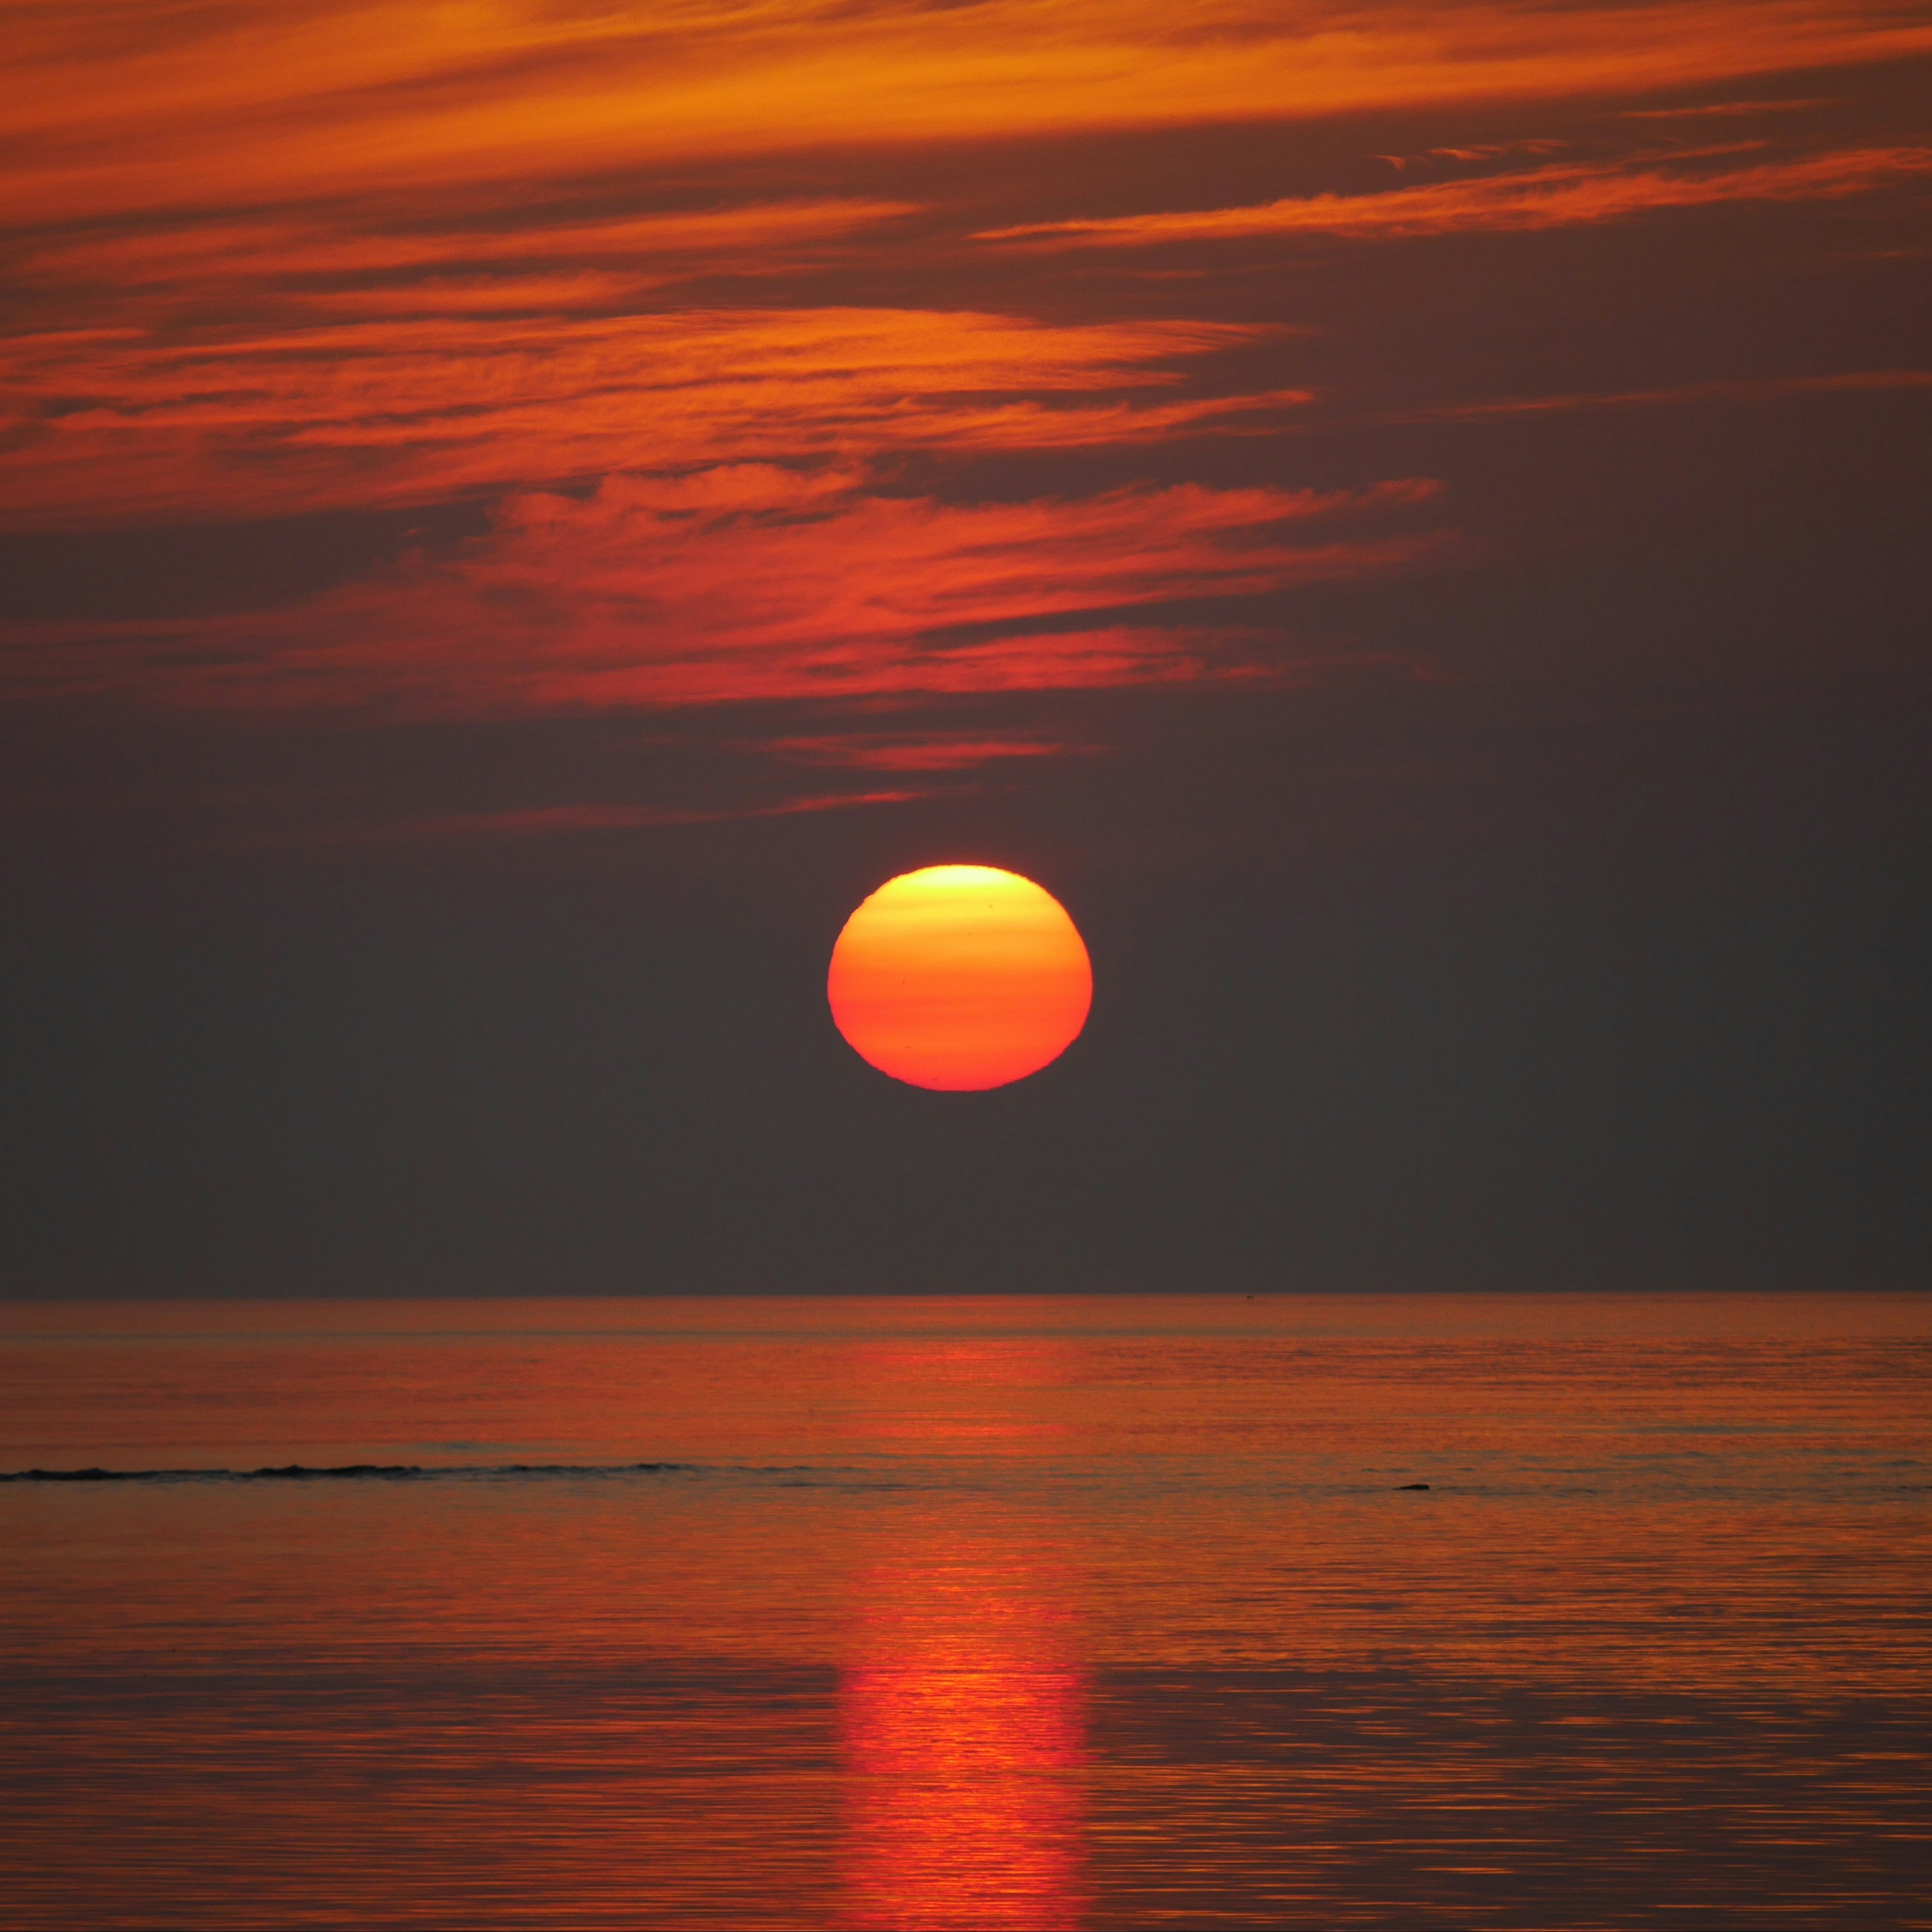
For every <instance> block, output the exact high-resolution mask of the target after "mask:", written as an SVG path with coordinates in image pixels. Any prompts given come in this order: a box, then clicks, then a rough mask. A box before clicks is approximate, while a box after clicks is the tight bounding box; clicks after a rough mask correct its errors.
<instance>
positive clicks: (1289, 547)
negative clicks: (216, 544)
mask: <svg viewBox="0 0 1932 1932" xmlns="http://www.w3.org/2000/svg"><path fill="white" fill-rule="evenodd" d="M1433 489H1434V486H1433V485H1432V484H1428V483H1426V482H1421V481H1397V482H1390V483H1385V484H1380V485H1378V486H1376V487H1374V488H1372V489H1370V490H1361V491H1352V492H1351V491H1337V492H1331V493H1318V492H1315V491H1312V490H1302V491H1296V490H1279V489H1265V488H1251V489H1238V490H1211V489H1205V488H1202V487H1199V486H1197V485H1193V484H1182V485H1179V486H1176V487H1171V488H1166V489H1150V488H1128V489H1123V490H1115V491H1112V492H1110V493H1107V494H1106V495H1103V496H1094V497H1090V498H1087V499H1079V500H1064V499H1045V500H1039V501H1034V502H1019V503H991V504H977V505H968V506H958V505H947V504H944V503H940V502H934V501H932V500H929V499H905V498H895V497H889V496H880V495H878V494H877V493H873V492H871V490H868V488H867V487H866V486H865V483H864V481H863V479H862V478H861V477H860V476H859V475H856V474H854V473H849V472H838V471H821V472H816V473H812V474H800V473H799V472H793V471H787V470H783V469H775V468H772V467H770V466H763V465H738V466H726V467H720V468H716V469H711V470H708V471H706V472H701V473H700V474H697V475H692V476H688V477H685V478H678V479H674V480H667V479H662V478H637V477H613V478H609V479H607V481H605V482H604V484H603V485H602V486H601V487H600V488H599V489H598V490H597V492H596V493H595V495H594V496H591V497H590V498H589V499H577V498H573V497H569V496H558V495H554V494H547V493H540V494H532V495H526V496H520V497H515V498H512V499H510V500H509V501H508V502H507V503H505V505H503V506H502V508H501V510H500V511H499V517H498V520H497V524H496V529H495V531H494V532H493V534H492V535H491V536H490V538H487V540H484V541H478V542H476V543H474V544H470V545H469V546H467V547H465V548H463V549H462V550H460V551H458V553H455V555H453V556H449V557H446V558H443V559H436V560H430V559H416V560H413V561H412V562H409V563H407V564H406V565H403V566H401V567H400V568H397V569H395V570H393V571H389V572H388V573H386V574H383V575H382V576H380V577H372V578H369V579H365V580H362V581H361V582H359V583H353V584H350V585H347V586H342V587H341V588H339V589H335V590H332V591H331V592H328V593H327V594H326V595H322V596H320V597H317V598H314V599H312V600H311V601H309V602H308V603H307V604H302V605H299V606H297V607H293V608H290V609H287V610H276V611H269V612H262V613H251V614H248V615H246V616H234V617H224V618H220V619H208V620H202V621H199V622H186V621H183V622H173V623H168V624H161V625H154V624H149V625H132V624H123V625H90V626H86V627H82V626H65V627H62V626H46V627H42V628H40V630H39V631H37V632H34V633H31V634H23V636H22V637H21V638H20V640H18V641H17V644H16V647H15V649H14V650H13V652H12V653H11V654H10V656H11V663H10V673H11V674H10V679H9V681H10V682H12V683H13V685H14V688H15V689H16V691H18V692H20V694H23V695H32V694H41V695H52V694H62V693H65V694H84V693H93V694H108V693H113V692H116V691H119V692H122V693H125V694H133V695H138V696H141V697H145V698H146V699H148V700H151V701H156V702H161V703H172V704H178V705H186V706H196V707H213V708H216V709H229V710H240V711H260V710H267V711H296V712H300V711H308V710H323V711H334V712H363V713H370V712H373V713H377V714H383V715H415V716H449V715H459V716H472V717H474V716H492V715H525V714H528V713H531V712H546V711H550V712H554V711H585V710H589V711H611V710H626V709H659V708H668V707H675V706H691V705H708V704H716V703H727V702H731V701H735V700H748V699H798V698H835V699H850V698H853V697H871V696H879V695H893V696H899V695H906V694H914V693H920V694H933V693H946V692H988V691H1037V690H1048V689H1067V688H1082V687H1093V686H1106V685H1133V684H1148V683H1157V682H1196V681H1202V680H1211V679H1226V678H1229V677H1235V678H1241V677H1255V676H1269V675H1271V674H1275V673H1277V671H1278V669H1279V667H1278V665H1277V664H1276V663H1275V662H1274V661H1273V658H1272V654H1271V652H1270V650H1269V649H1267V648H1266V647H1265V646H1263V647H1261V648H1257V647H1256V640H1254V639H1253V637H1251V636H1250V635H1249V634H1247V633H1244V632H1243V631H1241V630H1239V629H1238V628H1229V627H1223V628H1216V627H1215V626H1214V625H1212V624H1205V625H1204V624H1203V623H1202V622H1201V621H1200V620H1199V619H1198V618H1194V619H1185V620H1184V619H1178V618H1163V617H1162V616H1160V615H1159V614H1158V607H1162V606H1175V605H1182V604H1199V601H1200V600H1202V599H1225V598H1240V597H1252V596H1255V595H1260V594H1262V593H1265V592H1273V591H1277V590H1279V589H1283V588H1284V587H1286V586H1289V585H1292V584H1295V583H1307V582H1313V581H1317V580H1325V579H1334V578H1338V577H1352V576H1358V575H1361V574H1367V573H1370V572H1374V571H1385V570H1390V569H1399V568H1407V567H1409V566H1411V565H1414V564H1415V563H1417V562H1420V561H1421V560H1423V559H1426V558H1427V557H1429V556H1433V555H1435V554H1436V553H1439V551H1440V550H1441V548H1442V543H1443V539H1442V538H1441V537H1440V536H1439V535H1431V534H1429V533H1414V532H1406V533H1400V534H1393V535H1380V536H1368V535H1359V534H1357V535H1343V534H1340V533H1331V532H1329V531H1328V529H1327V528H1326V526H1331V525H1334V524H1336V523H1351V522H1355V521H1358V520H1361V519H1363V518H1365V517H1368V518H1373V517H1377V516H1379V515H1382V514H1388V513H1391V512H1400V511H1404V510H1406V509H1409V508H1412V507H1413V506H1415V505H1418V504H1421V503H1422V502H1425V501H1427V499H1429V497H1430V496H1431V495H1432V494H1433ZM1135 610H1142V611H1147V612H1149V613H1150V615H1149V616H1146V617H1143V618H1142V619H1138V620H1136V621H1133V622H1130V621H1128V620H1127V616H1126V615H1125V613H1130V612H1133V611H1135Z"/></svg>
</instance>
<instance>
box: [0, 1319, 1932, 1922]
mask: <svg viewBox="0 0 1932 1932" xmlns="http://www.w3.org/2000/svg"><path fill="white" fill-rule="evenodd" d="M0 1338H4V1341H5V1347H4V1349H3V1350H0V1469H7V1470H22V1469H28V1468H32V1467H36V1466H37V1467H40V1468H43V1469H69V1470H71V1469H77V1468H80V1467H83V1466H89V1465H99V1466H105V1467H107V1468H108V1469H113V1470H118V1471H207V1470H215V1469H226V1470H233V1471H251V1470H254V1469H257V1468H258V1467H260V1466H285V1465H288V1464H290V1463H296V1464H299V1465H302V1466H308V1467H332V1466H342V1465H347V1464H354V1463H371V1464H377V1465H383V1466H392V1465H403V1466H410V1467H413V1468H416V1469H419V1470H420V1471H422V1472H424V1473H422V1474H419V1475H410V1476H384V1475H374V1476H367V1475H365V1476H361V1477H344V1478H315V1477H311V1478H289V1477H272V1478H259V1479H258V1478H246V1479H237V1478H226V1477H214V1476H208V1477H201V1476H193V1475H168V1476H165V1477H162V1478H157V1479H155V1480H150V1481H130V1482H86V1483H79V1482H53V1483H49V1482H40V1481H31V1482H28V1481H16V1482H11V1483H8V1484H5V1485H0V1551H4V1562H5V1566H6V1567H5V1596H4V1602H0V1685H4V1691H0V1697H4V1703H0V1870H4V1873H5V1890H4V1893H0V1922H4V1923H5V1924H7V1925H9V1926H17V1927H21V1928H60V1932H68V1928H87V1932H95V1928H99V1932H107V1928H110V1927H205V1928H211V1932H212V1928H218V1927H281V1926H332V1927H345V1926H353V1927H359V1928H371V1932H374V1929H375V1928H387V1927H421V1926H432V1927H443V1926H447V1927H478V1928H482V1927H512V1926H514V1927H525V1926H528V1927H538V1926H543V1927H641V1928H650V1932H677V1928H682V1927H700V1926H719V1927H744V1928H754V1927H841V1928H850V1932H861V1928H863V1932H872V1928H886V1927H892V1928H900V1932H929V1928H930V1929H936V1928H940V1927H949V1928H950V1927H989V1928H999V1927H1007V1928H1019V1929H1020V1932H1061V1928H1075V1927H1085V1928H1091V1932H1115V1928H1133V1927H1217V1926H1229V1927H1262V1926H1282V1925H1288V1926H1305V1927H1340V1926H1363V1927H1391V1928H1393V1927H1404V1928H1406V1927H1445V1928H1447V1927H1511V1928H1531V1927H1550V1928H1557V1927H1561V1928H1573V1929H1574V1932H1582V1928H1588V1927H1633V1926H1649V1925H1654V1924H1671V1925H1682V1926H1694V1927H1700V1928H1701V1927H1739V1928H1743V1927H1751V1928H1757V1927H1762V1926H1764V1925H1766V1924H1778V1925H1781V1926H1796V1927H1816V1928H1820V1932H1828V1929H1829V1932H1852V1928H1860V1927H1906V1926H1918V1925H1925V1924H1932V1915H1928V1914H1927V1912H1926V1910H1925V1909H1924V1907H1923V1906H1922V1905H1921V1903H1920V1902H1919V1901H1920V1899H1921V1896H1922V1878H1923V1873H1924V1870H1925V1868H1926V1861H1927V1855H1928V1846H1927V1840H1928V1836H1932V1832H1928V1826H1927V1808H1926V1799H1927V1793H1928V1787H1932V1778H1928V1775H1927V1772H1928V1759H1927V1744H1926V1742H1925V1740H1926V1739H1927V1738H1928V1737H1932V1697H1928V1690H1932V1677H1929V1676H1928V1670H1927V1664H1928V1661H1932V1636H1928V1630H1927V1622H1926V1619H1925V1616H1924V1600H1925V1595H1926V1584H1927V1577H1928V1575H1932V1566H1929V1565H1928V1562H1927V1559H1928V1556H1932V1548H1928V1545H1932V1535H1928V1529H1927V1505H1928V1502H1932V1488H1929V1487H1928V1485H1932V1410H1928V1405H1927V1400H1926V1398H1927V1367H1928V1363H1932V1302H1928V1301H1926V1300H1924V1299H1922V1298H1898V1297H1892V1298H1882V1297H1867V1296H1860V1295H1846V1296H1843V1297H1837V1298H1751V1297H1744V1296H1715V1295H1714V1296H1706V1297H1694V1298H1655V1297H1637V1296H1631V1297H1623V1298H1612V1297H1551V1298H1473V1297H1442V1298H1394V1297H1391V1298H1292V1297H1280V1298H1261V1299H1259V1300H1256V1301H1246V1300H1242V1299H1236V1298H1221V1297H1203V1298H1138V1297H1136V1298H1126V1297H1124V1298H1069V1299H1067V1300H1062V1301H1004V1300H1000V1299H996V1298H986V1299H976V1300H960V1301H919V1300H913V1299H903V1300H895V1301H844V1302H838V1301H785V1300H780V1299H775V1298H747V1299H743V1300H736V1301H710V1302H665V1301H628V1302H626V1301H600V1302H583V1301H577V1302H565V1301H556V1302H520V1303H511V1302H470V1303H463V1302H419V1303H394V1302H392V1303H387V1304H373V1303H361V1304H357V1303H347V1302H343V1303H332V1304H317V1303H299V1304H278V1305H267V1304H169V1305H163V1306H142V1305H138V1304H112V1305H110V1304H95V1305H92V1306H87V1307H65V1308H56V1307H49V1306H46V1305H16V1306H13V1307H10V1308H5V1309H0ZM639 1463H649V1464H652V1465H657V1466H656V1467H652V1468H648V1469H640V1468H637V1467H636V1465H637V1464H639ZM514 1465H524V1466H531V1465H538V1466H544V1467H542V1468H540V1469H534V1470H533V1469H530V1468H528V1467H525V1468H523V1469H520V1470H519V1469H514V1468H513V1467H512V1466H514ZM664 1465H675V1466H674V1467H665V1466H664ZM559 1466H562V1467H559ZM1414 1483H1427V1484H1428V1485H1429V1486H1430V1487H1429V1488H1428V1489H1427V1491H1426V1492H1425V1491H1418V1490H1409V1489H1406V1488H1405V1487H1402V1486H1403V1485H1406V1484H1414Z"/></svg>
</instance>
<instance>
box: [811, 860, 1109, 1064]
mask: <svg viewBox="0 0 1932 1932" xmlns="http://www.w3.org/2000/svg"><path fill="white" fill-rule="evenodd" d="M825 991H826V998H828V999H829V1000H830V1001H831V1002H832V1019H834V1020H835V1022H837V1023H838V1031H840V1032H841V1033H842V1034H844V1036H845V1038H846V1040H847V1043H848V1044H849V1045H850V1046H851V1048H852V1049H853V1052H855V1053H856V1054H857V1055H859V1058H861V1059H863V1060H867V1061H870V1062H871V1064H872V1065H873V1066H874V1067H877V1069H878V1070H879V1071H880V1073H889V1074H890V1075H891V1076H892V1078H893V1079H895V1080H904V1081H905V1082H907V1083H908V1084H910V1085H912V1086H914V1087H932V1088H939V1089H941V1090H943V1091H947V1092H949V1093H977V1092H979V1091H983V1089H985V1088H989V1087H1004V1086H1005V1085H1007V1084H1008V1083H1009V1082H1011V1081H1015V1080H1024V1079H1025V1078H1026V1076H1028V1074H1029V1073H1038V1072H1039V1071H1040V1069H1041V1068H1042V1067H1044V1066H1046V1064H1048V1063H1049V1061H1055V1060H1058V1058H1060V1056H1061V1055H1062V1054H1063V1053H1064V1052H1066V1051H1067V1048H1068V1047H1069V1046H1071V1045H1072V1044H1073V1041H1074V1040H1076V1038H1077V1037H1079V1032H1080V1029H1081V1028H1082V1027H1083V1026H1085V1025H1086V1023H1087V1009H1088V1007H1089V1006H1091V1004H1093V999H1094V970H1093V968H1092V967H1091V965H1088V959H1087V948H1086V947H1085V945H1083V944H1082V943H1081V938H1080V935H1079V932H1076V930H1075V929H1074V925H1073V920H1071V919H1069V918H1068V917H1067V912H1066V909H1065V907H1063V906H1062V905H1061V903H1060V901H1058V899H1056V898H1055V897H1054V896H1053V895H1052V893H1051V892H1047V891H1046V890H1045V889H1043V888H1042V887H1040V886H1037V885H1035V884H1034V882H1033V881H1032V880H1031V879H1023V878H1022V877H1020V876H1019V874H1018V873H1017V872H1002V871H997V870H996V869H995V868H994V867H992V866H991V865H928V866H927V867H926V868H925V869H924V870H923V871H917V872H904V873H901V874H900V875H899V877H897V878H896V879H888V880H886V883H884V884H883V886H880V888H879V889H878V890H877V892H874V894H873V895H871V898H868V899H867V900H866V901H865V903H864V904H862V906H860V907H859V910H857V911H856V912H855V913H853V915H852V916H851V917H850V919H847V921H846V922H845V929H844V932H841V933H840V935H838V944H837V945H836V946H835V947H833V948H832V971H831V972H830V973H829V974H828V975H827V976H826V985H825Z"/></svg>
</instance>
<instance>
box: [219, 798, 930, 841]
mask: <svg viewBox="0 0 1932 1932" xmlns="http://www.w3.org/2000/svg"><path fill="white" fill-rule="evenodd" d="M924 796H926V793H923V792H919V791H907V790H898V791H865V792H837V793H824V794H814V795H813V796H808V797H803V798H789V799H780V800H778V802H775V803H766V804H758V803H753V802H749V801H747V802H745V803H742V804H740V805H732V806H726V807H722V808H717V809H713V810H709V811H707V810H703V809H700V808H679V807H676V806H668V805H626V804H621V803H604V804H585V805H536V806H532V807H529V808H521V809H517V810H512V811H452V812H438V813H434V814H428V815H425V816H421V817H413V818H379V819H365V820H358V821H351V822H349V823H338V824H332V825H328V826H321V827H317V828H312V829H304V830H302V831H299V832H264V833H261V834H260V835H257V837H256V838H254V840H253V841H250V842H252V843H254V844H261V845H452V844H475V843H479V842H483V841H496V840H499V839H505V838H509V839H526V838H557V837H559V836H568V835H573V834H574V835H582V834H583V833H586V832H642V831H655V830H660V829H664V828H667V827H670V826H685V825H724V824H731V823H737V822H738V821H739V820H743V819H748V818H790V817H796V816H798V815H799V814H801V813H810V812H820V811H847V810H850V809H852V808H855V807H858V806H862V805H906V804H909V803H910V802H912V801H913V799H919V798H922V797H924Z"/></svg>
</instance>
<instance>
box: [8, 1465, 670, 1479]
mask: <svg viewBox="0 0 1932 1932" xmlns="http://www.w3.org/2000/svg"><path fill="white" fill-rule="evenodd" d="M696 1468H697V1465H696V1464H695V1463H496V1464H493V1465H490V1466H484V1467H481V1468H478V1466H475V1465H474V1464H469V1463H452V1464H448V1465H445V1466H440V1467H434V1468H430V1469H425V1468H423V1467H422V1466H421V1465H420V1464H419V1463H341V1464H338V1465H336V1466H334V1467H332V1468H325V1469H312V1468H311V1467H310V1466H308V1464H306V1463H284V1464H283V1465H282V1466H281V1468H279V1469H274V1468H267V1467H265V1468H263V1469H14V1470H0V1483H180V1482H227V1483H259V1482H308V1481H315V1480H318V1479H320V1478H329V1477H332V1478H356V1477H372V1478H384V1479H386V1480H388V1481H392V1482H395V1481H406V1480H407V1479H410V1478H420V1479H422V1480H425V1481H427V1480H428V1479H430V1478H434V1477H438V1476H628V1475H634V1474H637V1472H644V1473H646V1474H651V1473H655V1472H659V1471H664V1470H680V1469H682V1470H690V1469H696Z"/></svg>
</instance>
